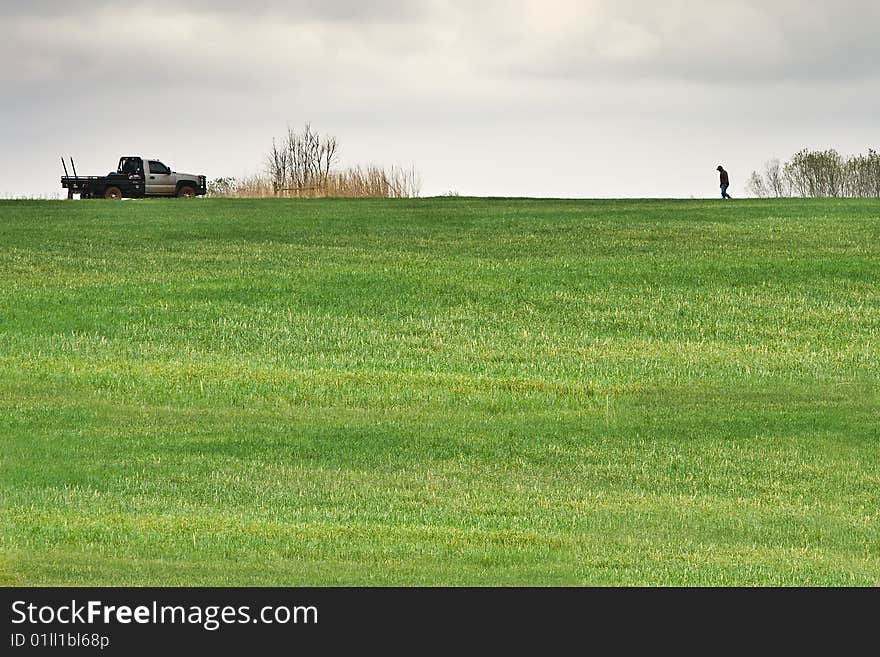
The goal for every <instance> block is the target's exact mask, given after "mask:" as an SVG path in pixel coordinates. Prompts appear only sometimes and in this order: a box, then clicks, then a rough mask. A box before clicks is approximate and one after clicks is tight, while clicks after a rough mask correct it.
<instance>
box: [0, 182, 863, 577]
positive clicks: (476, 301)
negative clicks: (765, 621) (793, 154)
mask: <svg viewBox="0 0 880 657" xmlns="http://www.w3.org/2000/svg"><path fill="white" fill-rule="evenodd" d="M878 381H880V205H878V203H877V202H871V201H801V200H786V201H779V202H776V201H735V202H732V203H727V204H724V203H721V202H717V201H712V202H709V201H534V200H500V199H499V200H474V199H464V198H462V199H426V200H415V201H333V200H327V201H298V202H297V201H290V202H287V201H223V200H216V201H206V200H199V201H191V202H181V201H177V200H168V201H133V202H126V203H110V202H103V201H92V202H82V203H80V202H69V203H68V202H3V203H0V440H2V480H0V491H2V498H0V503H2V509H0V511H2V520H0V523H2V536H0V541H2V542H0V555H2V556H0V582H3V583H5V584H7V585H29V584H45V585H67V584H99V585H109V584H115V585H124V584H137V585H147V584H151V585H225V584H228V585H245V584H253V585H311V584H317V585H324V584H367V585H370V584H382V585H386V584H407V585H408V584H419V585H421V584H477V585H484V584H488V585H494V584H505V585H506V584H538V585H543V584H551V585H556V584H648V585H654V584H673V585H678V584H688V585H691V584H692V585H729V584H743V585H752V584H769V585H807V584H817V585H877V584H878V583H880V389H878Z"/></svg>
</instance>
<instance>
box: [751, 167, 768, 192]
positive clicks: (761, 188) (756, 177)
mask: <svg viewBox="0 0 880 657" xmlns="http://www.w3.org/2000/svg"><path fill="white" fill-rule="evenodd" d="M746 189H747V190H748V192H749V194H751V195H752V196H754V197H755V198H767V196H768V194H767V185H765V184H764V178H762V177H761V174H760V173H758V172H757V171H752V175H751V176H749V182H748V183H747V184H746Z"/></svg>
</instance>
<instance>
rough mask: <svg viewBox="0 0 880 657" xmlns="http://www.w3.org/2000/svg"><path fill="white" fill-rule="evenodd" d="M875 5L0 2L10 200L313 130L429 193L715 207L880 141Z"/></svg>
mask: <svg viewBox="0 0 880 657" xmlns="http://www.w3.org/2000/svg"><path fill="white" fill-rule="evenodd" d="M878 25H880V2H877V0H835V1H831V0H813V1H807V2H804V1H803V0H754V1H753V0H724V1H721V2H712V1H707V0H663V1H656V0H497V1H496V0H487V1H480V0H474V1H468V0H412V1H392V0H300V1H297V0H287V1H282V0H275V1H273V0H249V1H247V2H244V1H242V2H233V1H231V0H168V1H166V0H143V1H141V2H122V1H119V0H115V1H113V2H104V1H101V0H82V1H77V0H63V1H60V2H54V1H51V0H50V1H42V2H35V1H31V0H0V60H2V61H3V62H4V65H3V66H2V67H0V99H2V101H0V112H2V116H0V118H2V121H0V140H2V153H3V157H2V158H0V196H18V195H51V194H55V193H59V192H60V191H61V190H60V185H59V182H58V176H59V175H60V174H61V170H60V169H61V165H60V161H59V156H60V155H62V154H64V155H68V154H69V155H73V156H74V157H75V158H76V162H77V169H78V171H79V172H80V173H81V174H86V173H88V174H98V173H106V172H107V171H109V170H110V169H113V168H115V163H116V160H117V158H118V157H119V156H120V155H122V154H145V155H155V156H157V157H159V158H160V159H162V160H164V161H165V162H166V163H167V164H170V165H171V166H172V167H173V168H174V169H176V170H178V171H188V172H192V173H204V174H206V175H207V176H208V177H209V178H214V177H219V176H239V175H243V174H252V173H258V172H260V171H261V170H262V168H263V164H264V158H265V153H266V151H267V150H268V147H269V146H270V144H271V140H272V137H273V136H275V135H281V134H283V133H284V132H285V130H286V127H287V125H288V124H290V125H292V126H294V127H297V126H300V125H302V124H303V123H304V122H306V121H311V123H312V125H313V126H314V127H315V128H317V129H318V130H319V131H322V132H328V133H330V134H333V135H335V136H336V137H337V138H338V139H339V142H340V146H341V153H340V154H341V158H342V162H341V163H342V164H356V163H363V164H367V163H376V164H383V165H391V164H401V165H410V164H412V165H415V167H416V168H417V170H419V171H420V172H421V175H422V179H423V190H422V191H423V195H433V194H442V193H445V192H448V191H451V190H455V191H457V192H459V193H461V194H468V195H504V196H567V197H616V196H634V197H642V196H646V197H690V196H695V197H705V196H714V195H716V194H717V174H716V172H715V167H716V166H717V165H718V164H719V163H722V164H724V165H725V166H726V167H727V169H728V170H729V171H730V173H731V182H732V191H735V192H739V193H742V191H743V188H744V186H745V182H746V178H747V176H748V174H749V172H750V171H751V170H752V169H756V168H759V167H760V166H761V165H762V163H763V162H764V161H765V160H767V159H769V158H771V157H774V156H776V157H780V158H786V157H788V156H789V155H791V154H792V153H793V152H795V151H796V150H798V149H800V148H802V147H804V146H809V147H816V148H819V147H821V148H825V147H835V148H837V149H838V150H840V151H841V152H843V153H853V152H860V151H864V150H866V149H867V148H868V147H869V146H872V147H874V148H878V147H880V65H878V62H880V37H878V33H877V29H878Z"/></svg>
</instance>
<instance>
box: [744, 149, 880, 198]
mask: <svg viewBox="0 0 880 657" xmlns="http://www.w3.org/2000/svg"><path fill="white" fill-rule="evenodd" d="M748 187H749V191H750V192H751V193H752V194H753V195H755V196H758V197H765V196H772V197H776V198H780V197H784V196H799V197H805V198H826V197H827V198H839V197H861V198H871V197H873V198H877V197H880V154H878V153H877V151H875V150H874V149H868V154H867V155H853V156H850V157H846V158H845V157H843V156H841V155H840V154H839V153H838V152H837V151H836V150H834V149H828V150H824V151H818V150H815V151H811V150H809V149H806V148H805V149H803V150H801V151H799V152H797V153H795V154H794V155H793V156H792V157H791V159H790V160H789V161H788V162H786V163H785V164H780V162H779V160H770V161H768V162H767V163H766V164H765V165H764V173H763V175H761V174H759V173H757V172H753V173H752V176H751V177H750V179H749V183H748Z"/></svg>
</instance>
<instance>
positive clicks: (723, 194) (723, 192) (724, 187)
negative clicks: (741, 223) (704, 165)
mask: <svg viewBox="0 0 880 657" xmlns="http://www.w3.org/2000/svg"><path fill="white" fill-rule="evenodd" d="M727 187H728V185H721V198H730V194H728V193H727Z"/></svg>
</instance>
